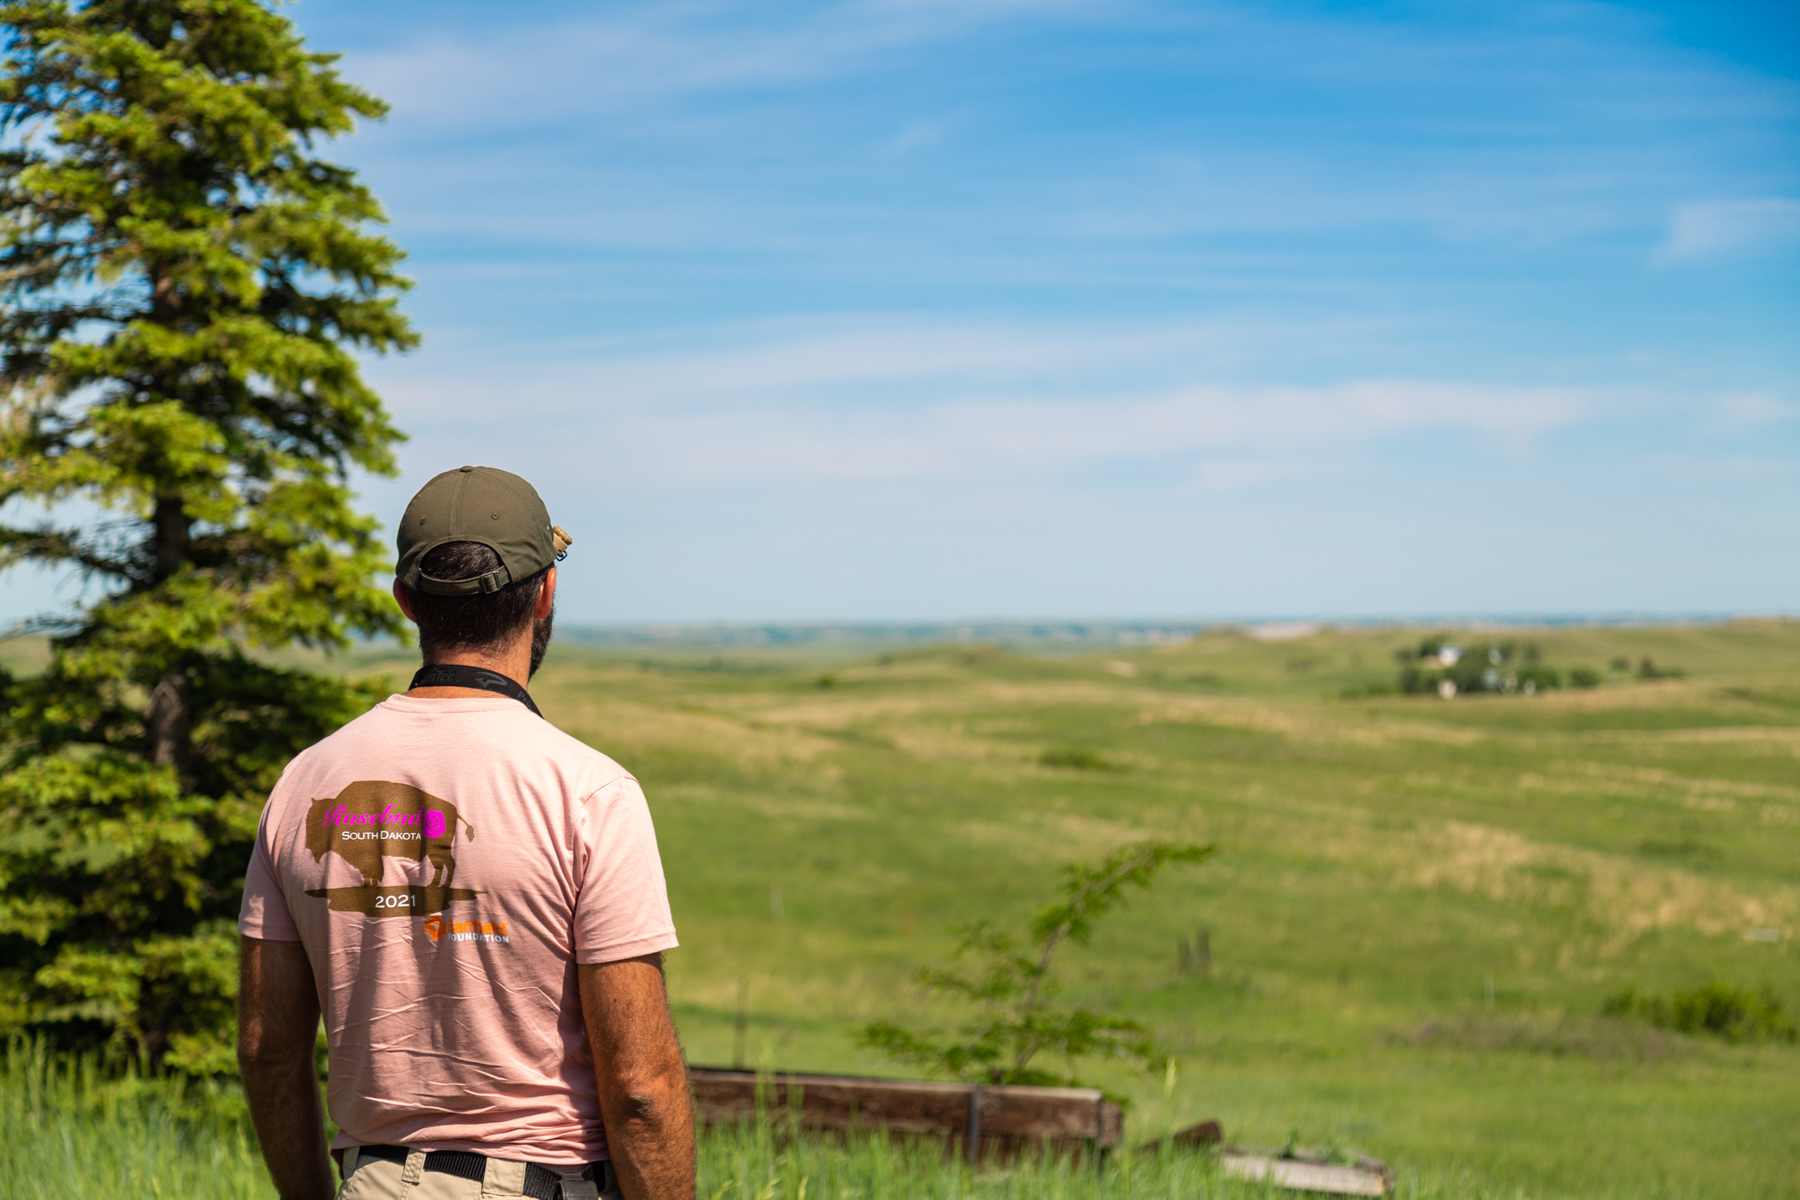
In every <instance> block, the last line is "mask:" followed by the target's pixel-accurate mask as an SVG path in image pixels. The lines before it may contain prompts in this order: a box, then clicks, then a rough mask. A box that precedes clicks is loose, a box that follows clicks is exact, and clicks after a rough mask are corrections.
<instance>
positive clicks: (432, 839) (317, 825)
mask: <svg viewBox="0 0 1800 1200" xmlns="http://www.w3.org/2000/svg"><path fill="white" fill-rule="evenodd" d="M459 822H460V823H461V824H462V825H463V826H464V827H465V828H466V829H467V830H468V831H469V836H470V837H471V838H473V837H474V836H475V827H474V826H473V825H470V824H469V823H468V822H467V821H465V820H463V819H462V818H461V817H460V816H458V815H457V812H456V805H454V804H451V803H450V802H449V801H447V800H439V799H438V798H437V797H436V796H433V795H431V794H430V793H429V792H425V791H421V790H420V789H418V788H416V787H413V786H412V785H410V784H405V783H391V782H388V781H386V780H367V779H365V780H358V781H357V782H355V783H353V784H351V785H349V786H348V787H346V788H345V789H344V790H343V791H341V792H339V793H338V794H337V795H335V796H328V797H323V798H321V799H318V800H314V801H313V802H312V806H311V807H310V808H309V809H307V813H306V848H307V850H308V851H309V852H310V853H311V854H312V856H313V860H314V861H315V862H318V861H323V860H324V858H325V856H326V855H327V854H335V855H337V856H338V857H339V858H341V859H343V860H344V861H345V862H347V863H349V864H350V865H351V866H353V867H355V868H356V869H357V871H358V872H360V873H361V874H362V877H363V886H365V887H374V886H378V885H379V884H380V883H381V873H382V868H383V866H384V865H385V860H387V859H389V858H399V859H405V860H409V861H411V862H415V863H417V862H429V863H430V864H431V869H432V874H431V880H430V882H429V883H427V884H426V885H425V886H426V887H428V888H448V887H449V886H450V881H451V880H452V879H453V878H455V876H456V826H457V824H458V823H459Z"/></svg>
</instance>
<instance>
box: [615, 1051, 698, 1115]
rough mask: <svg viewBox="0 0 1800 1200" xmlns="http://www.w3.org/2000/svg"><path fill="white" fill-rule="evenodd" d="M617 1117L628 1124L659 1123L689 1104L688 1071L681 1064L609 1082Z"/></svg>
mask: <svg viewBox="0 0 1800 1200" xmlns="http://www.w3.org/2000/svg"><path fill="white" fill-rule="evenodd" d="M606 1092H607V1095H608V1098H609V1099H610V1100H611V1101H612V1104H611V1105H610V1107H611V1108H612V1109H613V1112H614V1114H615V1116H616V1117H617V1118H618V1119H619V1120H622V1121H625V1122H627V1123H628V1124H633V1125H636V1124H658V1123H660V1122H662V1121H664V1120H667V1119H668V1117H669V1116H670V1114H672V1113H674V1112H677V1111H679V1110H680V1109H682V1108H684V1107H685V1106H686V1105H687V1103H688V1092H687V1070H686V1068H685V1067H683V1066H682V1065H681V1064H680V1063H679V1062H678V1063H676V1064H674V1065H673V1066H669V1067H663V1068H660V1069H657V1070H652V1071H634V1072H630V1073H627V1074H623V1075H620V1076H617V1077H615V1078H612V1079H609V1080H607V1081H606Z"/></svg>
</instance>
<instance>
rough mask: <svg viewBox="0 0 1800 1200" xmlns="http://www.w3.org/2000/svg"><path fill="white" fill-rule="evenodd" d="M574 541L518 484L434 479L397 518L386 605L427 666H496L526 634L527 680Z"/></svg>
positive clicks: (485, 477)
mask: <svg viewBox="0 0 1800 1200" xmlns="http://www.w3.org/2000/svg"><path fill="white" fill-rule="evenodd" d="M573 541H574V539H573V538H571V537H569V535H568V534H566V533H564V532H563V531H562V529H561V528H559V527H558V526H555V525H552V524H551V523H550V514H549V512H548V511H547V510H546V509H545V508H544V502H543V500H542V499H541V498H540V497H539V496H538V494H537V491H536V489H534V488H533V487H532V486H531V485H530V484H529V483H527V482H525V480H523V479H521V478H519V477H518V476H517V475H513V474H511V473H510V472H507V471H502V470H499V469H497V468H494V467H459V468H458V469H456V470H454V471H445V472H444V473H443V474H441V475H438V476H436V477H435V478H433V479H432V480H431V481H430V482H429V483H427V484H426V485H425V486H424V487H423V488H421V489H419V493H418V495H416V496H414V497H413V498H412V503H410V504H408V505H407V506H406V513H405V514H404V515H403V516H402V517H401V518H400V532H399V535H398V537H397V538H396V542H397V545H398V549H399V552H400V557H399V561H398V562H397V563H396V564H395V567H394V575H395V579H394V598H395V599H396V600H397V601H398V602H399V604H400V608H401V610H402V611H403V612H405V613H406V615H407V617H408V618H410V619H411V620H412V621H413V623H414V624H416V625H417V626H418V627H419V648H420V650H421V651H422V652H423V653H424V657H425V660H426V661H427V662H435V661H439V660H441V659H443V658H445V657H447V656H450V655H452V654H457V653H463V654H469V653H474V654H477V655H480V656H483V657H493V658H498V657H502V656H504V655H506V654H508V653H509V652H511V651H512V649H513V648H514V647H515V646H516V645H518V644H519V642H520V641H521V639H523V638H524V637H525V636H526V635H527V633H528V632H529V636H530V639H531V643H530V646H531V651H530V667H529V671H530V672H531V673H535V672H536V671H537V669H538V665H539V664H540V663H541V662H542V661H543V658H544V651H545V649H546V648H547V647H548V646H549V644H550V630H551V625H552V622H553V620H554V617H555V604H556V600H555V596H556V568H555V564H556V562H557V561H558V560H560V559H561V558H563V557H564V555H565V554H566V553H567V551H568V547H569V545H570V544H571V543H572V542H573Z"/></svg>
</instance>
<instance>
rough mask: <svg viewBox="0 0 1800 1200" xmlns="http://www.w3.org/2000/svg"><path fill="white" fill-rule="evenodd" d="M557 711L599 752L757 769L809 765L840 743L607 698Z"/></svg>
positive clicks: (727, 716)
mask: <svg viewBox="0 0 1800 1200" xmlns="http://www.w3.org/2000/svg"><path fill="white" fill-rule="evenodd" d="M563 707H564V708H569V709H572V711H568V712H566V713H564V712H559V713H558V715H559V716H561V717H563V719H564V720H565V721H566V723H567V726H568V728H569V730H570V732H571V733H574V734H575V735H576V736H577V737H581V738H583V739H584V740H587V741H590V742H591V744H593V745H595V746H599V747H601V748H602V749H605V748H608V747H623V746H631V747H639V748H643V747H652V748H655V749H658V750H674V751H682V752H686V753H690V754H691V753H694V752H695V751H696V750H698V751H699V752H700V753H703V754H705V755H707V756H708V757H713V758H724V759H729V760H731V761H732V762H734V763H737V764H740V765H743V766H746V767H751V768H757V769H766V768H770V767H778V766H783V765H789V764H812V763H813V762H814V761H815V760H816V759H818V758H819V756H820V755H822V754H826V753H828V752H830V751H832V750H835V749H838V748H839V744H838V743H837V742H836V741H834V740H833V739H831V738H829V737H822V736H820V735H818V734H816V733H813V732H811V731H809V730H805V729H799V728H787V727H783V726H778V725H772V724H769V723H767V722H763V721H754V720H747V719H745V718H743V717H739V716H736V715H733V714H729V713H720V712H706V711H698V710H695V709H692V708H688V707H676V706H657V705H652V704H638V703H633V702H631V701H620V700H608V701H605V702H602V703H593V704H586V705H581V706H579V707H574V706H566V705H565V706H563Z"/></svg>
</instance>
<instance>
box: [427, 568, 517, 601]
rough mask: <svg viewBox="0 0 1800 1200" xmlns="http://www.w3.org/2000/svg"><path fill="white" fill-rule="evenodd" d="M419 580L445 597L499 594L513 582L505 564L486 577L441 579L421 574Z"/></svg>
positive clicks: (473, 576)
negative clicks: (486, 593) (484, 593)
mask: <svg viewBox="0 0 1800 1200" xmlns="http://www.w3.org/2000/svg"><path fill="white" fill-rule="evenodd" d="M419 578H420V579H421V580H422V581H424V582H426V583H429V584H431V585H432V586H431V588H430V589H429V590H430V591H434V592H437V593H438V594H439V595H445V596H469V595H473V594H475V593H476V592H497V591H499V590H500V589H501V588H503V587H505V586H506V585H507V584H509V583H511V582H512V572H511V571H508V570H507V569H506V567H505V565H504V564H502V565H501V566H498V567H495V568H494V569H493V570H492V571H489V572H488V573H487V574H485V575H471V576H470V577H468V578H467V579H439V578H438V577H437V576H436V575H427V574H426V573H425V572H424V571H420V572H419Z"/></svg>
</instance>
